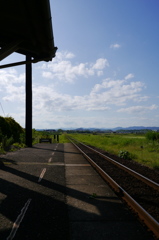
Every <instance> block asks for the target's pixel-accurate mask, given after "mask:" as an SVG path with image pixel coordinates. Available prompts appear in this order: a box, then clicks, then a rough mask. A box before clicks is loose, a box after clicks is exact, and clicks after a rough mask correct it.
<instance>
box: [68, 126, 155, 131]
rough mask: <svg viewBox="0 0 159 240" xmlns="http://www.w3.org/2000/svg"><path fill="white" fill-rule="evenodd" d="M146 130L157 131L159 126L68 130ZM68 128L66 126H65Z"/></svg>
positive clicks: (76, 129)
mask: <svg viewBox="0 0 159 240" xmlns="http://www.w3.org/2000/svg"><path fill="white" fill-rule="evenodd" d="M144 129H145V130H146V129H149V130H153V131H156V130H159V127H144V126H132V127H127V128H123V127H116V128H109V129H108V128H82V127H81V128H74V129H67V130H74V131H79V132H82V131H90V132H93V131H94V132H95V131H99V132H100V131H113V132H115V131H119V130H126V131H130V130H144ZM65 130H66V128H65Z"/></svg>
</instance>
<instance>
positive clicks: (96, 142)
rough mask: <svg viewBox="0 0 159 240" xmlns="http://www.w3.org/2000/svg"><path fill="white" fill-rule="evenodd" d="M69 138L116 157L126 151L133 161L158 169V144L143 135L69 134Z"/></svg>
mask: <svg viewBox="0 0 159 240" xmlns="http://www.w3.org/2000/svg"><path fill="white" fill-rule="evenodd" d="M70 136H72V137H74V138H76V139H78V140H79V141H82V142H83V143H85V144H89V145H92V146H95V147H97V148H100V149H103V150H105V151H107V152H109V153H111V154H115V155H118V154H119V152H120V151H128V152H129V153H130V154H131V158H132V159H133V160H134V161H137V162H139V163H141V164H143V165H147V166H149V167H152V168H154V169H159V143H158V142H157V141H156V142H155V141H148V140H147V138H146V137H145V135H136V134H129V135H128V134H127V135H126V134H97V135H93V134H71V135H70Z"/></svg>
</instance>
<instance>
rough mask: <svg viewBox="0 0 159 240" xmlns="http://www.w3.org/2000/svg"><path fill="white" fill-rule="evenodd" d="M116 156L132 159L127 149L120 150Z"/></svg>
mask: <svg viewBox="0 0 159 240" xmlns="http://www.w3.org/2000/svg"><path fill="white" fill-rule="evenodd" d="M118 157H120V158H123V159H128V160H130V159H132V157H131V153H129V152H128V151H124V150H120V151H119V153H118Z"/></svg>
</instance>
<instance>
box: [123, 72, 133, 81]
mask: <svg viewBox="0 0 159 240" xmlns="http://www.w3.org/2000/svg"><path fill="white" fill-rule="evenodd" d="M131 78H134V74H132V73H129V74H128V75H126V76H125V78H124V79H125V80H128V79H131Z"/></svg>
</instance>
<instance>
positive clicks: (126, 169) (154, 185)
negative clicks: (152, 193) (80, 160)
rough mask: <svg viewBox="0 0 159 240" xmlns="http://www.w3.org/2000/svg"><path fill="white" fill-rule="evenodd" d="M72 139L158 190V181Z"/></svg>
mask: <svg viewBox="0 0 159 240" xmlns="http://www.w3.org/2000/svg"><path fill="white" fill-rule="evenodd" d="M72 139H73V138H72ZM73 140H75V141H77V142H79V143H80V144H81V145H83V146H84V147H86V148H88V149H90V150H91V151H93V152H95V153H97V154H98V155H100V156H102V157H103V158H105V159H106V160H108V161H109V162H111V163H113V164H114V165H116V166H118V167H119V168H121V169H123V170H125V171H126V172H128V173H130V174H131V175H132V176H135V177H136V178H137V179H139V180H141V181H142V182H144V183H146V184H147V185H149V186H150V187H152V188H154V189H156V190H157V191H159V184H158V183H156V182H154V181H152V180H151V179H149V178H147V177H144V176H143V175H141V174H140V173H137V172H135V171H134V170H132V169H130V168H128V167H126V166H124V165H123V164H121V163H119V162H117V161H115V160H114V159H112V158H110V157H108V156H106V155H104V154H103V153H100V152H98V151H97V150H95V149H93V148H91V147H89V146H87V145H85V144H84V143H82V142H80V141H78V140H76V139H73Z"/></svg>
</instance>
